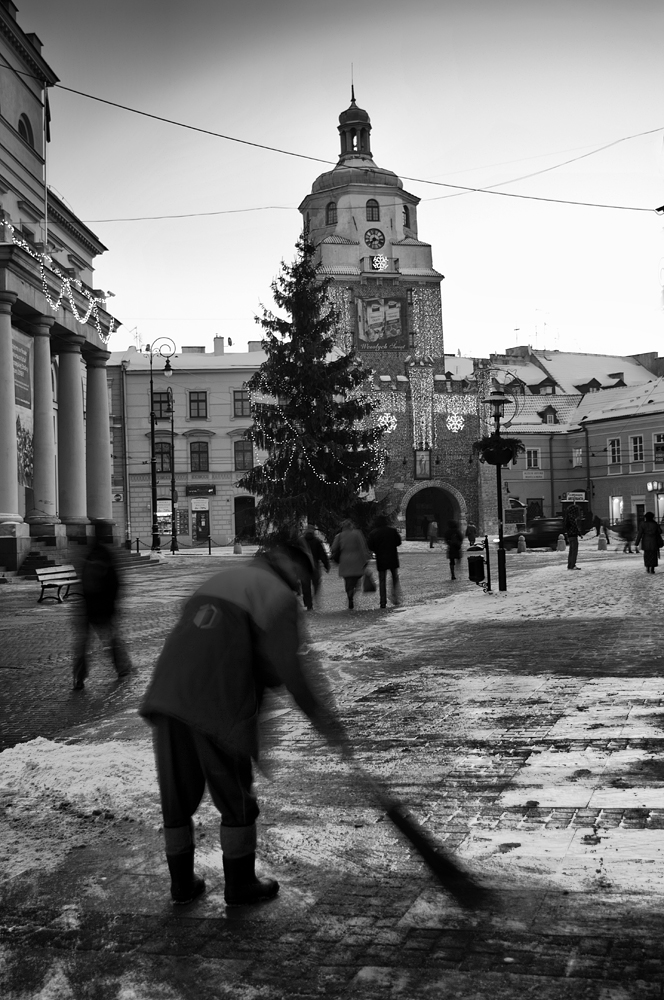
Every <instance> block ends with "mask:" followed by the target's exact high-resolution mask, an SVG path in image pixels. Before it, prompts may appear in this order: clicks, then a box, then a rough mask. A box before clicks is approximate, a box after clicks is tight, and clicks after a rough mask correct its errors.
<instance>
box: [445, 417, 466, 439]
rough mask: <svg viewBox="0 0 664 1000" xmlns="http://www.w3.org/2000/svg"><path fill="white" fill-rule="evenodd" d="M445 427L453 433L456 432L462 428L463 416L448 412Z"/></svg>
mask: <svg viewBox="0 0 664 1000" xmlns="http://www.w3.org/2000/svg"><path fill="white" fill-rule="evenodd" d="M446 422H447V429H448V431H452V433H453V434H458V432H459V431H462V430H463V417H462V416H461V414H460V413H450V414H448V417H447V421H446Z"/></svg>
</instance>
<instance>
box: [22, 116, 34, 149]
mask: <svg viewBox="0 0 664 1000" xmlns="http://www.w3.org/2000/svg"><path fill="white" fill-rule="evenodd" d="M18 134H19V135H20V137H21V139H24V140H25V142H27V143H28V145H29V146H32V147H33V149H34V145H35V139H34V136H33V134H32V125H31V124H30V119H29V118H28V116H27V115H21V117H20V118H19V120H18Z"/></svg>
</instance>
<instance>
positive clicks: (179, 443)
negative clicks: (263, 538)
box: [108, 337, 265, 550]
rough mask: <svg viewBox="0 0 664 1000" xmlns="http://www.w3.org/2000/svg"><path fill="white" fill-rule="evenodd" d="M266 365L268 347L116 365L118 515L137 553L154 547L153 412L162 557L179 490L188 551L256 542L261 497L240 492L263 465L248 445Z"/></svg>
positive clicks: (127, 356)
mask: <svg viewBox="0 0 664 1000" xmlns="http://www.w3.org/2000/svg"><path fill="white" fill-rule="evenodd" d="M264 360H265V353H264V352H263V351H262V350H261V349H260V342H257V341H256V342H250V344H249V351H248V352H246V353H240V352H232V353H225V352H224V340H223V338H222V337H215V340H214V351H213V353H211V354H210V353H206V352H205V349H204V348H203V347H183V348H181V349H180V351H179V352H177V353H176V354H175V355H174V356H173V357H172V358H171V359H170V367H171V369H172V373H171V374H170V376H169V377H166V374H165V372H164V360H163V358H160V357H159V356H158V355H156V356H155V357H153V359H152V382H153V400H154V402H153V405H154V411H153V410H152V407H151V405H150V355H148V354H144V353H141V352H140V351H137V350H136V348H134V347H131V348H129V349H128V350H127V351H123V352H115V353H114V354H113V355H112V356H111V359H110V362H109V365H108V380H109V395H110V399H111V411H112V412H111V422H112V428H113V481H112V485H113V500H114V502H113V511H114V519H115V521H116V522H117V530H118V534H119V535H120V537H122V538H123V539H124V541H125V542H126V543H128V544H129V545H133V546H135V545H136V542H137V540H138V545H139V547H141V546H142V547H143V548H150V547H151V544H152V482H151V469H150V463H151V461H152V453H151V413H152V412H154V414H155V433H154V438H155V459H156V471H157V519H158V525H159V535H160V539H161V548H162V549H163V550H165V549H167V548H168V547H169V544H170V542H171V539H172V525H173V521H172V500H173V499H174V498H173V497H172V487H173V486H174V487H175V493H176V494H177V498H176V500H175V529H176V532H175V535H176V538H177V542H178V547H179V548H188V547H195V546H200V545H207V544H211V545H228V544H230V543H231V542H233V540H234V539H236V538H240V539H241V538H245V539H247V538H251V537H253V535H254V524H255V513H254V509H255V498H254V497H253V496H252V495H251V494H249V493H247V492H246V491H245V490H242V489H240V488H239V487H238V485H237V483H238V480H239V479H240V478H241V476H242V474H243V472H245V471H246V470H247V469H250V468H251V467H252V465H253V463H254V461H255V457H254V449H253V446H252V444H251V442H250V441H248V440H247V438H246V437H245V433H246V431H247V429H248V428H249V427H250V426H251V424H252V418H251V409H250V399H249V391H248V390H247V387H246V383H247V381H248V379H249V378H250V377H251V375H252V374H253V373H254V372H255V371H256V369H257V368H258V367H259V366H260V365H261V364H262V363H263V361H264Z"/></svg>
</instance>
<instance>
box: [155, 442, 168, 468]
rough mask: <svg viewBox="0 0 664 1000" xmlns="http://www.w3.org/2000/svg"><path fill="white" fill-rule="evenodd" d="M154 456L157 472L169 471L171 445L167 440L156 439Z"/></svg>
mask: <svg viewBox="0 0 664 1000" xmlns="http://www.w3.org/2000/svg"><path fill="white" fill-rule="evenodd" d="M154 457H155V458H156V459H157V472H170V471H171V446H170V444H169V443H168V441H156V442H155V446H154Z"/></svg>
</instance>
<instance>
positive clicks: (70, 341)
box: [58, 333, 85, 354]
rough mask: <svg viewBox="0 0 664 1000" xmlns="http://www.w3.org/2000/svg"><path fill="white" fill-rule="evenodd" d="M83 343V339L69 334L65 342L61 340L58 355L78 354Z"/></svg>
mask: <svg viewBox="0 0 664 1000" xmlns="http://www.w3.org/2000/svg"><path fill="white" fill-rule="evenodd" d="M84 343H85V337H80V336H78V334H75V333H71V334H69V336H68V337H67V339H66V340H63V341H62V343H61V344H60V345H59V347H58V354H80V353H81V348H82V347H83V344H84Z"/></svg>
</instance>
